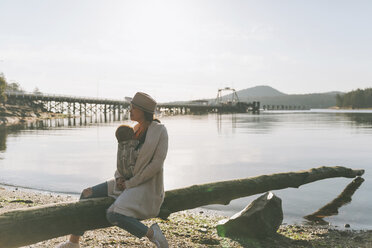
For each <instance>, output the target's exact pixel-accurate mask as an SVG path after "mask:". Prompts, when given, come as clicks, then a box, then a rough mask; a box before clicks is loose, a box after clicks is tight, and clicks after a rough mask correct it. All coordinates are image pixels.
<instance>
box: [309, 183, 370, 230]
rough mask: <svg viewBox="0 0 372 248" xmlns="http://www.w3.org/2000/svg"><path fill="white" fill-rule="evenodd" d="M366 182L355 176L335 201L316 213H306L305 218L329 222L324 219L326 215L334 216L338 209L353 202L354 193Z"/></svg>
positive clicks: (319, 222) (318, 221)
mask: <svg viewBox="0 0 372 248" xmlns="http://www.w3.org/2000/svg"><path fill="white" fill-rule="evenodd" d="M363 182H364V179H363V178H361V177H357V178H355V179H354V180H353V181H352V182H351V183H349V184H348V185H347V186H346V188H345V189H344V191H342V193H341V194H340V195H339V196H337V197H336V198H335V199H334V200H333V201H331V202H330V203H328V204H327V205H325V206H324V207H322V208H320V209H319V210H318V211H316V212H315V213H312V214H309V215H306V216H305V217H304V218H305V219H307V220H309V221H312V222H315V223H318V224H325V225H327V224H329V223H328V222H327V221H325V220H323V218H325V217H329V216H333V215H337V214H338V210H339V209H340V208H341V207H342V206H344V205H346V204H348V203H350V202H351V197H352V196H353V195H354V193H355V191H356V190H357V189H358V188H359V187H360V185H361V184H362V183H363Z"/></svg>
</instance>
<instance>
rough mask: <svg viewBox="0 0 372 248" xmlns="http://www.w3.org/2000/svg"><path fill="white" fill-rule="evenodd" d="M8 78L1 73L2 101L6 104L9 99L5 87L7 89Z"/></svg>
mask: <svg viewBox="0 0 372 248" xmlns="http://www.w3.org/2000/svg"><path fill="white" fill-rule="evenodd" d="M6 86H7V84H6V79H5V76H4V74H2V73H0V103H2V104H4V103H5V102H6V100H7V97H6V95H5V89H6Z"/></svg>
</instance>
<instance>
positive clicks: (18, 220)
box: [0, 166, 364, 248]
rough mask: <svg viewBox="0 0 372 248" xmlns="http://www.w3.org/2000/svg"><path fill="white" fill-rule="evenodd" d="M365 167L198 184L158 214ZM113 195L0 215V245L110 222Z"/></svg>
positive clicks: (169, 195) (170, 198)
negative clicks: (109, 209)
mask: <svg viewBox="0 0 372 248" xmlns="http://www.w3.org/2000/svg"><path fill="white" fill-rule="evenodd" d="M363 173H364V170H354V169H350V168H345V167H339V166H337V167H319V168H314V169H310V170H306V171H298V172H289V173H278V174H272V175H263V176H257V177H251V178H245V179H238V180H230V181H221V182H215V183H209V184H202V185H194V186H191V187H186V188H182V189H176V190H171V191H167V192H166V194H165V200H164V203H163V205H162V208H161V211H160V214H159V217H161V218H166V217H168V216H169V215H170V214H171V213H174V212H177V211H181V210H186V209H192V208H196V207H200V206H205V205H210V204H225V205H227V204H229V202H230V201H231V200H233V199H237V198H241V197H246V196H251V195H255V194H260V193H265V192H267V191H270V190H278V189H284V188H298V187H299V186H301V185H303V184H307V183H311V182H314V181H317V180H322V179H326V178H334V177H346V178H354V177H356V176H361V175H363ZM112 203H113V199H111V198H97V199H89V200H83V201H80V202H75V203H59V204H53V205H46V206H41V207H33V208H29V209H25V210H23V209H22V210H13V211H9V212H5V213H3V214H1V215H0V247H4V248H5V247H19V246H24V245H29V244H33V243H37V242H39V241H43V240H46V239H51V238H55V237H59V236H63V235H67V234H70V233H72V232H78V231H86V230H91V229H97V228H103V227H108V226H110V224H109V223H108V222H107V220H106V217H105V214H106V213H105V210H106V209H107V208H108V207H109V206H110V205H111V204H112Z"/></svg>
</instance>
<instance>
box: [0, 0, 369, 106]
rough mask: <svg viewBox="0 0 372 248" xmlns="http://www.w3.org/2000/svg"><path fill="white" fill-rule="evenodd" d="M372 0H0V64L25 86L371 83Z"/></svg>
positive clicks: (194, 91) (164, 97)
mask: <svg viewBox="0 0 372 248" xmlns="http://www.w3.org/2000/svg"><path fill="white" fill-rule="evenodd" d="M371 13H372V1H369V0H366V1H362V0H354V1H352V0H349V1H342V0H311V1H308V0H280V1H279V0H271V1H269V0H257V1H248V0H247V1H241V0H235V1H234V0H226V1H217V0H195V1H193V0H184V1H177V0H170V1H156V0H151V1H141V0H133V1H124V0H120V1H112V0H105V1H104V0H86V1H80V0H59V1H55V0H44V1H39V0H23V1H21V0H0V72H2V73H4V74H5V76H6V78H7V80H8V81H16V82H18V83H20V84H21V86H22V87H23V88H24V89H25V90H27V91H32V90H33V89H34V88H35V87H36V86H37V87H38V88H40V90H41V91H42V92H45V93H55V94H69V95H78V96H94V97H96V96H99V97H105V98H114V99H119V98H123V97H124V96H132V95H133V94H134V93H135V92H136V91H144V92H147V93H149V94H150V95H153V96H154V98H156V99H157V100H158V101H159V102H164V101H171V100H187V99H198V98H209V97H215V96H216V95H217V89H218V88H221V87H225V86H230V87H234V88H236V89H237V90H241V89H245V88H249V87H253V86H256V85H269V86H272V87H274V88H276V89H278V90H280V91H282V92H284V93H289V94H291V93H298V94H302V93H313V92H327V91H335V90H337V91H350V90H353V89H356V88H366V87H372V45H371V44H372V32H371V30H372V27H371V26H372V14H371Z"/></svg>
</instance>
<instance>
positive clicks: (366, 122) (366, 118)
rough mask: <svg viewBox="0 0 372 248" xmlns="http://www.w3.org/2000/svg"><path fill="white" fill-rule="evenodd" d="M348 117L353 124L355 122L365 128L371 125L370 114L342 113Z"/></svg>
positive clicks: (371, 118) (371, 116) (371, 117)
mask: <svg viewBox="0 0 372 248" xmlns="http://www.w3.org/2000/svg"><path fill="white" fill-rule="evenodd" d="M343 116H346V117H347V118H348V119H350V120H351V121H352V122H353V124H357V125H359V126H363V127H366V128H371V127H372V115H371V114H356V113H347V114H343Z"/></svg>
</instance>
